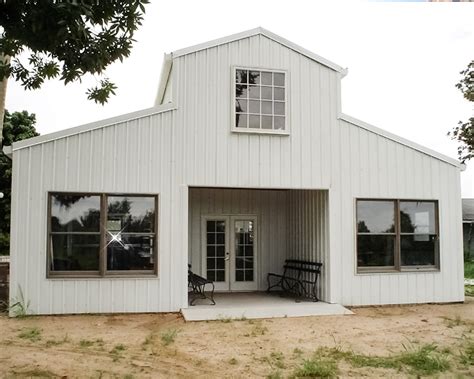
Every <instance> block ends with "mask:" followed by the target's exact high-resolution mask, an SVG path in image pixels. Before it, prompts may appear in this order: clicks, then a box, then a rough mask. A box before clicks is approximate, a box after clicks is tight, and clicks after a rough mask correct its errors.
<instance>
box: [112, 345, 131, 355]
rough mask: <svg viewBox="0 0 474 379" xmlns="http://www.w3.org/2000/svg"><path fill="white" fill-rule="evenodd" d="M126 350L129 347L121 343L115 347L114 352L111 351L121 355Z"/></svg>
mask: <svg viewBox="0 0 474 379" xmlns="http://www.w3.org/2000/svg"><path fill="white" fill-rule="evenodd" d="M126 349H127V347H126V346H125V345H122V344H121V343H119V344H118V345H115V346H114V348H113V349H112V350H110V352H111V353H112V354H114V353H121V352H122V351H125V350H126Z"/></svg>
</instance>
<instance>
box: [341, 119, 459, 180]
mask: <svg viewBox="0 0 474 379" xmlns="http://www.w3.org/2000/svg"><path fill="white" fill-rule="evenodd" d="M338 118H339V119H340V120H343V121H346V122H348V123H350V124H353V125H355V126H358V127H360V128H363V129H366V130H368V131H370V132H372V133H375V134H378V135H380V136H382V137H385V138H388V139H390V140H392V141H394V142H397V143H400V144H402V145H405V146H407V147H410V148H412V149H414V150H417V151H419V152H421V153H424V154H426V155H429V156H431V157H433V158H436V159H439V160H441V161H443V162H445V163H449V164H450V165H452V166H455V167H457V168H458V169H460V170H461V171H464V169H465V167H466V166H465V165H464V164H462V163H461V162H459V161H458V160H456V159H453V158H451V157H448V156H446V155H444V154H441V153H438V152H437V151H435V150H432V149H430V148H428V147H425V146H422V145H419V144H417V143H416V142H413V141H410V140H408V139H406V138H403V137H400V136H398V135H396V134H393V133H390V132H388V131H386V130H384V129H381V128H379V127H377V126H374V125H371V124H369V123H367V122H365V121H362V120H359V119H357V118H355V117H352V116H349V115H346V114H344V113H341V114H340V115H339V117H338Z"/></svg>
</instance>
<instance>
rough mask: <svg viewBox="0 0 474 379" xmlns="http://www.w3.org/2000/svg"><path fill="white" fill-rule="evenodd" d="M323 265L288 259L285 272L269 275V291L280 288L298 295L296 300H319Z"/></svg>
mask: <svg viewBox="0 0 474 379" xmlns="http://www.w3.org/2000/svg"><path fill="white" fill-rule="evenodd" d="M322 266H323V264H322V263H319V262H310V261H302V260H299V259H287V260H285V264H284V265H283V274H281V275H280V274H274V273H269V274H268V275H267V282H268V288H267V292H270V290H272V289H275V288H279V289H281V291H282V292H283V293H284V294H285V293H286V294H290V295H292V296H296V299H295V300H296V301H299V300H300V299H301V298H307V299H310V300H312V301H319V299H318V287H317V286H318V278H319V275H320V274H321V267H322ZM272 282H273V284H272Z"/></svg>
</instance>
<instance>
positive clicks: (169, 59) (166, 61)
mask: <svg viewBox="0 0 474 379" xmlns="http://www.w3.org/2000/svg"><path fill="white" fill-rule="evenodd" d="M172 66H173V56H172V54H165V55H164V57H163V65H162V66H161V74H160V81H159V84H158V92H157V93H156V99H155V105H161V104H162V102H163V96H164V95H165V90H166V87H167V86H168V82H169V79H170V73H171V67H172Z"/></svg>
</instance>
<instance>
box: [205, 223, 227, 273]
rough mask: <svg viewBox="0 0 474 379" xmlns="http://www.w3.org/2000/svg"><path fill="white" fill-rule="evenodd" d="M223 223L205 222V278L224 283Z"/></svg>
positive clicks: (224, 230)
mask: <svg viewBox="0 0 474 379" xmlns="http://www.w3.org/2000/svg"><path fill="white" fill-rule="evenodd" d="M225 232H226V229H225V221H221V220H207V221H206V245H207V246H206V252H207V257H206V258H207V260H206V262H207V267H206V277H207V278H208V279H209V280H212V281H215V282H225Z"/></svg>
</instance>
